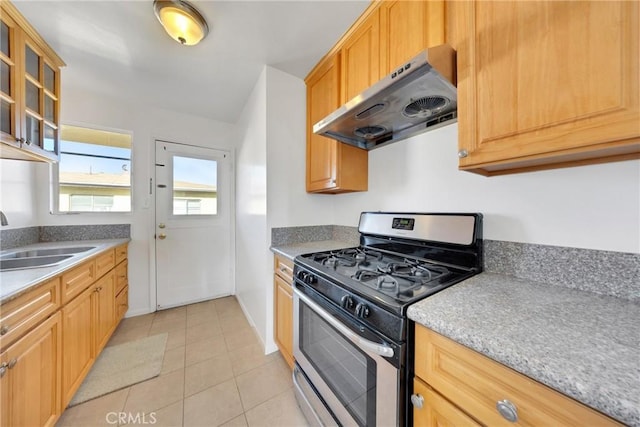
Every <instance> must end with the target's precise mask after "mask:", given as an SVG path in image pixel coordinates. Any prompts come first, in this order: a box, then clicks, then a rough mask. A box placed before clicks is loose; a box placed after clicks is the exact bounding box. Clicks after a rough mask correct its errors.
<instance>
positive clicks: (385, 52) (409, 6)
mask: <svg viewBox="0 0 640 427" xmlns="http://www.w3.org/2000/svg"><path fill="white" fill-rule="evenodd" d="M444 23H445V19H444V1H439V0H433V1H431V0H429V1H403V0H396V1H385V2H382V4H381V5H380V46H381V50H380V61H381V64H380V66H381V69H382V76H386V75H387V74H389V73H391V70H393V69H395V68H396V67H398V66H399V65H402V64H404V63H405V62H407V60H409V59H411V58H413V57H414V56H415V55H417V54H418V53H419V52H420V51H421V50H423V49H426V48H428V47H433V46H437V45H440V44H443V43H444V41H445V39H444V34H445V32H444Z"/></svg>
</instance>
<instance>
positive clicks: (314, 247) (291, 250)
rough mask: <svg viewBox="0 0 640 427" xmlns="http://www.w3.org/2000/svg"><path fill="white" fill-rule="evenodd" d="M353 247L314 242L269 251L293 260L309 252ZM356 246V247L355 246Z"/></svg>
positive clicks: (334, 243)
mask: <svg viewBox="0 0 640 427" xmlns="http://www.w3.org/2000/svg"><path fill="white" fill-rule="evenodd" d="M353 246H354V245H353V244H351V243H348V242H343V241H340V240H320V241H316V242H305V243H295V244H291V245H277V246H271V248H270V249H271V250H272V251H273V252H275V253H278V254H280V255H284V256H286V257H287V258H289V259H291V260H293V259H294V258H295V257H296V256H298V255H302V254H307V253H311V252H320V251H332V250H334V249H343V248H352V247H353ZM355 246H357V245H355Z"/></svg>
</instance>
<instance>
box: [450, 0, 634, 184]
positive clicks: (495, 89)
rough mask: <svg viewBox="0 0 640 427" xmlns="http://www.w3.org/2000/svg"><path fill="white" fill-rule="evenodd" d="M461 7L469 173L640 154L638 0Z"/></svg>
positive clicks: (461, 96)
mask: <svg viewBox="0 0 640 427" xmlns="http://www.w3.org/2000/svg"><path fill="white" fill-rule="evenodd" d="M455 9H456V16H454V17H453V19H455V20H456V21H458V22H457V23H456V25H455V27H456V28H458V30H459V31H460V32H461V34H462V35H461V36H460V40H459V41H458V43H457V45H458V46H457V47H458V109H459V114H458V116H459V149H460V151H459V156H460V157H461V159H460V163H459V165H460V168H461V169H466V170H470V171H473V172H478V173H481V174H485V175H494V174H501V173H508V172H509V171H512V172H513V171H515V172H517V171H525V170H531V169H540V168H550V167H560V166H567V165H572V164H573V165H575V164H584V163H596V162H602V161H612V160H622V159H628V158H636V157H638V156H639V154H638V153H640V143H639V142H638V138H639V137H640V108H639V98H640V88H639V85H638V82H639V80H640V75H639V71H638V64H639V59H638V52H639V46H638V40H639V39H640V36H639V33H638V26H639V21H640V20H639V3H638V2H635V1H607V2H600V1H580V2H574V1H551V2H541V1H535V2H526V1H525V2H461V3H456V5H455Z"/></svg>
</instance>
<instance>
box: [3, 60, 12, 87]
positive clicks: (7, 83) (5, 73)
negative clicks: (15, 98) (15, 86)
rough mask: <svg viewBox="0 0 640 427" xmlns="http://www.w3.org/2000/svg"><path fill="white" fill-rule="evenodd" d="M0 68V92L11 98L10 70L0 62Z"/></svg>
mask: <svg viewBox="0 0 640 427" xmlns="http://www.w3.org/2000/svg"><path fill="white" fill-rule="evenodd" d="M0 67H2V68H1V69H0V90H1V91H2V92H4V93H6V94H7V95H9V96H11V95H12V93H11V68H10V67H9V64H7V63H6V62H4V61H0Z"/></svg>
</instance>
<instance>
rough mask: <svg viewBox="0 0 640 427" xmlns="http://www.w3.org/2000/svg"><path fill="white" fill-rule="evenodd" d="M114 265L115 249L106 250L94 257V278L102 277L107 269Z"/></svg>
mask: <svg viewBox="0 0 640 427" xmlns="http://www.w3.org/2000/svg"><path fill="white" fill-rule="evenodd" d="M115 265H116V250H115V249H109V250H108V251H106V252H104V253H103V254H100V255H98V256H97V257H96V278H99V277H102V276H103V275H104V274H105V273H106V272H107V271H109V270H111V269H112V268H113V267H115Z"/></svg>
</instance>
